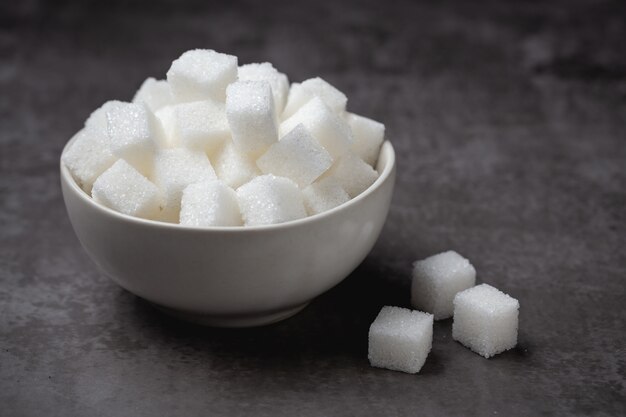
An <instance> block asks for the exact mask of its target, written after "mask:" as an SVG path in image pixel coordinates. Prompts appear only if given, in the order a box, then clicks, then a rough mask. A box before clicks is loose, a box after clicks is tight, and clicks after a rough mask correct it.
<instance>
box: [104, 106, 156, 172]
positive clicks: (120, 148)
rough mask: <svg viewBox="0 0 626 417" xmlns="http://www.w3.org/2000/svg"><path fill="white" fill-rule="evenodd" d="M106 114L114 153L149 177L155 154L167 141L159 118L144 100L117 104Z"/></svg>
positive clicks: (110, 144) (110, 142) (110, 143)
mask: <svg viewBox="0 0 626 417" xmlns="http://www.w3.org/2000/svg"><path fill="white" fill-rule="evenodd" d="M106 116H107V133H108V135H109V146H110V147H111V152H113V154H114V155H116V156H117V157H119V158H123V159H125V160H126V162H128V163H129V164H131V165H132V166H133V167H135V169H137V170H138V171H139V172H141V173H142V174H143V175H145V176H149V175H150V173H151V168H152V159H153V154H154V152H155V150H156V148H157V147H158V146H160V145H162V144H164V142H165V140H164V135H163V131H162V129H161V126H160V124H159V122H158V120H157V119H156V118H155V117H154V115H153V114H152V112H150V110H148V108H147V107H146V106H145V105H144V104H143V103H141V104H137V103H123V104H118V105H115V106H113V108H111V109H109V110H108V111H107V112H106Z"/></svg>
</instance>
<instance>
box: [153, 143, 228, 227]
mask: <svg viewBox="0 0 626 417" xmlns="http://www.w3.org/2000/svg"><path fill="white" fill-rule="evenodd" d="M216 178H217V177H216V176H215V171H214V170H213V167H212V166H211V163H210V162H209V159H208V158H207V156H206V154H205V153H204V152H202V151H194V150H190V149H186V148H175V149H166V150H162V151H160V152H158V153H157V155H156V157H155V162H154V176H153V179H154V183H155V184H156V185H157V187H159V189H160V190H161V192H162V193H163V196H164V206H163V211H162V213H161V217H162V220H163V221H167V222H173V223H178V222H179V213H180V201H181V198H182V194H183V190H184V189H185V188H186V187H187V186H188V185H190V184H194V183H196V182H202V181H208V180H214V179H216Z"/></svg>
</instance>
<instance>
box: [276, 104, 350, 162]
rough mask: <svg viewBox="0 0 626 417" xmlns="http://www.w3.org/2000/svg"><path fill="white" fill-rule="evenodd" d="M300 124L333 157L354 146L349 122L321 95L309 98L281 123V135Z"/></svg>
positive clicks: (337, 156)
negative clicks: (329, 105) (338, 114)
mask: <svg viewBox="0 0 626 417" xmlns="http://www.w3.org/2000/svg"><path fill="white" fill-rule="evenodd" d="M299 124H303V125H304V127H306V128H307V130H308V131H309V132H310V133H311V135H312V136H313V137H314V138H315V140H317V142H318V143H319V144H320V145H322V146H323V147H324V148H325V149H326V151H328V153H329V154H330V155H331V156H332V157H333V159H337V158H339V157H340V156H341V155H343V154H345V153H346V152H348V150H349V149H350V147H351V146H352V131H351V130H350V127H349V126H348V124H347V123H346V122H345V121H344V120H343V118H341V117H339V116H337V115H336V114H335V113H333V112H332V111H331V110H330V109H329V108H328V106H327V105H326V104H324V102H323V101H322V100H321V99H320V98H319V97H314V98H312V99H311V100H309V101H308V102H307V103H306V104H305V105H304V106H302V107H301V108H300V109H299V110H298V111H297V112H296V113H295V114H294V115H293V116H291V117H290V118H288V119H287V120H285V121H283V122H282V123H281V124H280V137H281V138H282V137H283V136H285V135H286V134H287V133H289V132H291V131H292V130H293V129H295V128H296V126H298V125H299Z"/></svg>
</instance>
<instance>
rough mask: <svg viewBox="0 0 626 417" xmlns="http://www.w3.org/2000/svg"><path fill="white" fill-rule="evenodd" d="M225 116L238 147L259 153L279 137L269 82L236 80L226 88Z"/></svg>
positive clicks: (252, 153)
mask: <svg viewBox="0 0 626 417" xmlns="http://www.w3.org/2000/svg"><path fill="white" fill-rule="evenodd" d="M226 117H227V118H228V124H229V126H230V129H231V131H232V136H233V141H234V142H235V145H236V146H237V148H238V149H239V150H240V151H241V152H244V153H246V154H248V155H249V156H250V157H254V158H256V157H258V156H260V155H261V154H262V153H263V152H265V150H266V149H267V148H269V147H270V146H271V145H272V144H273V143H274V142H276V141H277V140H278V130H277V118H276V110H275V108H274V99H273V97H272V90H271V88H270V85H269V83H267V82H266V81H238V82H236V83H233V84H231V85H229V86H228V89H227V90H226Z"/></svg>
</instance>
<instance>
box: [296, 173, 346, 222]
mask: <svg viewBox="0 0 626 417" xmlns="http://www.w3.org/2000/svg"><path fill="white" fill-rule="evenodd" d="M302 196H303V197H304V206H305V208H306V211H307V213H308V214H309V216H312V215H314V214H319V213H323V212H325V211H328V210H330V209H333V208H335V207H337V206H339V205H341V204H343V203H345V202H347V201H349V200H350V196H349V195H348V193H346V191H345V190H344V189H343V188H342V187H341V185H340V184H339V181H337V179H336V178H333V177H327V178H321V179H319V180H317V181H315V182H314V183H313V184H311V185H309V186H308V187H306V188H305V189H304V190H302Z"/></svg>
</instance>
